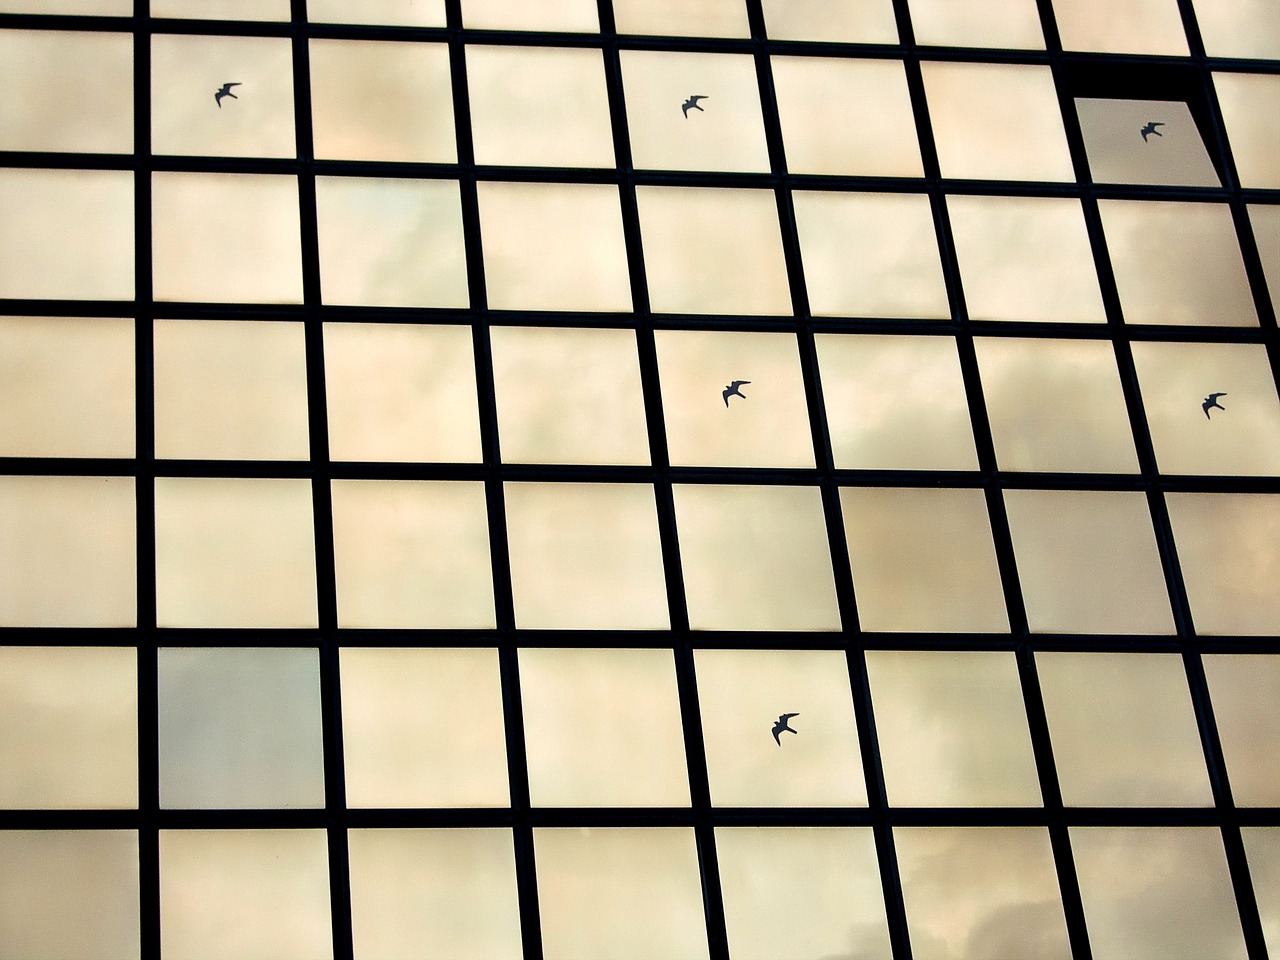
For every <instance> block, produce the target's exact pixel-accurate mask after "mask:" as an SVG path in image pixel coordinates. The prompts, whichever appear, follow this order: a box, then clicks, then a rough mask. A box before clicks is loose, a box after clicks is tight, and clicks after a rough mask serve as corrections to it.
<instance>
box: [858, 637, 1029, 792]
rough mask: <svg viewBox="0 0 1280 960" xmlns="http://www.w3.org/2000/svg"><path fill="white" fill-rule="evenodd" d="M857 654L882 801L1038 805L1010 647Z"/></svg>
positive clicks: (1023, 715) (1022, 709)
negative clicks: (867, 694)
mask: <svg viewBox="0 0 1280 960" xmlns="http://www.w3.org/2000/svg"><path fill="white" fill-rule="evenodd" d="M866 656H867V678H868V681H869V683H870V686H871V698H872V702H873V710H874V712H875V722H876V736H877V738H878V740H879V745H880V758H881V761H882V762H883V764H884V779H885V789H886V790H887V792H888V796H889V803H890V804H891V805H893V806H895V807H976V806H992V807H1036V806H1039V805H1040V803H1041V799H1040V783H1039V780H1038V779H1037V777H1036V765H1035V759H1034V757H1033V756H1032V753H1031V735H1030V733H1028V730H1027V713H1026V708H1025V707H1024V706H1023V703H1022V688H1021V686H1020V685H1019V682H1018V665H1017V663H1016V662H1015V661H1014V658H1013V654H1011V653H981V652H973V651H961V652H929V653H924V652H920V651H904V652H890V651H879V650H877V651H868V652H867V655H866Z"/></svg>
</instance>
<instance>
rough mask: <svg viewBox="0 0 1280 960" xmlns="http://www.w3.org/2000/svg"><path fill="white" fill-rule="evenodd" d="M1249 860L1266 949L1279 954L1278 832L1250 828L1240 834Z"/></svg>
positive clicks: (1279, 884) (1279, 845)
mask: <svg viewBox="0 0 1280 960" xmlns="http://www.w3.org/2000/svg"><path fill="white" fill-rule="evenodd" d="M1240 834H1241V836H1242V837H1243V838H1244V848H1245V851H1246V853H1247V855H1248V857H1249V874H1250V876H1251V877H1252V879H1253V887H1254V890H1255V891H1256V892H1257V895H1258V913H1259V915H1260V916H1261V919H1262V933H1263V936H1264V937H1265V938H1266V942H1267V948H1268V949H1269V950H1270V951H1271V952H1272V953H1273V954H1274V953H1276V952H1278V951H1280V830H1277V829H1275V828H1274V827H1252V828H1246V829H1244V830H1241V831H1240Z"/></svg>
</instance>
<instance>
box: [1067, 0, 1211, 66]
mask: <svg viewBox="0 0 1280 960" xmlns="http://www.w3.org/2000/svg"><path fill="white" fill-rule="evenodd" d="M1053 9H1054V15H1055V18H1056V19H1057V21H1058V32H1059V33H1060V34H1061V35H1062V46H1063V48H1064V49H1066V50H1099V51H1105V52H1109V53H1165V54H1171V55H1173V56H1178V55H1182V56H1186V54H1187V38H1186V35H1185V34H1184V33H1183V32H1182V18H1181V16H1180V15H1179V13H1178V2H1177V0H1054V4H1053Z"/></svg>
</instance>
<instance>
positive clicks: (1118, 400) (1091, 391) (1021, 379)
mask: <svg viewBox="0 0 1280 960" xmlns="http://www.w3.org/2000/svg"><path fill="white" fill-rule="evenodd" d="M974 348H975V350H976V352H977V355H978V369H979V371H980V373H981V376H982V393H983V397H984V399H985V400H986V405H987V415H988V417H989V418H990V421H991V436H992V439H993V440H994V441H995V447H996V459H997V460H998V461H999V462H1000V468H1001V469H1002V470H1060V471H1070V472H1076V473H1137V471H1138V455H1137V453H1136V452H1135V451H1134V446H1133V434H1132V432H1131V430H1130V428H1129V414H1128V411H1127V408H1126V406H1125V399H1124V390H1123V389H1122V388H1121V386H1120V375H1119V372H1118V371H1117V370H1116V355H1115V350H1114V348H1113V347H1112V345H1111V341H1109V340H1033V339H1024V338H1017V339H1015V338H997V337H978V338H976V339H975V340H974Z"/></svg>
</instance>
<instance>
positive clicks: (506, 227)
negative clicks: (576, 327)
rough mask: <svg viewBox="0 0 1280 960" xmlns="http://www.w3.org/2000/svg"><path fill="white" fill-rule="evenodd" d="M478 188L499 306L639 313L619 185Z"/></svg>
mask: <svg viewBox="0 0 1280 960" xmlns="http://www.w3.org/2000/svg"><path fill="white" fill-rule="evenodd" d="M477 189H478V192H479V195H480V237H481V243H482V245H483V247H484V264H485V265H484V271H485V283H486V285H487V287H488V296H489V306H490V307H491V308H493V309H495V310H599V311H608V312H615V313H621V312H627V311H629V310H631V278H630V274H629V272H628V268H627V250H626V244H625V242H624V240H623V236H622V208H621V206H620V204H619V200H618V188H617V187H615V186H613V185H612V184H604V183H578V184H568V183H494V182H484V183H480V184H478V186H477Z"/></svg>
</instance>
